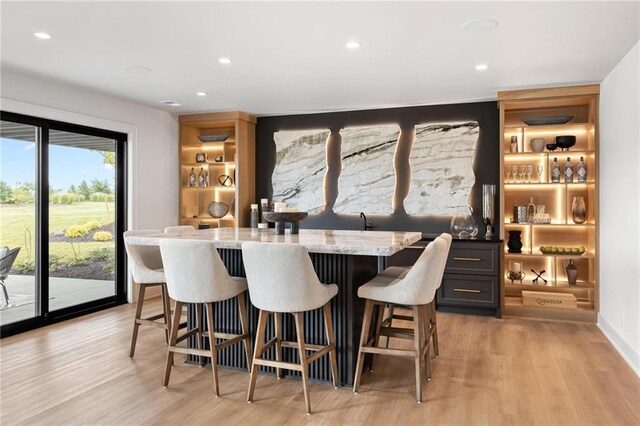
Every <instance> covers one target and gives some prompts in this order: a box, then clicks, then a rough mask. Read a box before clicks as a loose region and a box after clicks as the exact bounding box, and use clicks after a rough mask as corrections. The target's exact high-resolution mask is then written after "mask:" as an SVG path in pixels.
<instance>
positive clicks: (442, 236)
mask: <svg viewBox="0 0 640 426" xmlns="http://www.w3.org/2000/svg"><path fill="white" fill-rule="evenodd" d="M439 238H442V239H443V240H445V241H446V243H447V255H446V256H445V258H444V268H445V269H446V267H447V259H448V258H449V251H450V250H451V241H452V240H453V237H452V236H451V234H447V233H442V234H440V237H439ZM441 285H442V280H440V284H438V288H440V286H441Z"/></svg>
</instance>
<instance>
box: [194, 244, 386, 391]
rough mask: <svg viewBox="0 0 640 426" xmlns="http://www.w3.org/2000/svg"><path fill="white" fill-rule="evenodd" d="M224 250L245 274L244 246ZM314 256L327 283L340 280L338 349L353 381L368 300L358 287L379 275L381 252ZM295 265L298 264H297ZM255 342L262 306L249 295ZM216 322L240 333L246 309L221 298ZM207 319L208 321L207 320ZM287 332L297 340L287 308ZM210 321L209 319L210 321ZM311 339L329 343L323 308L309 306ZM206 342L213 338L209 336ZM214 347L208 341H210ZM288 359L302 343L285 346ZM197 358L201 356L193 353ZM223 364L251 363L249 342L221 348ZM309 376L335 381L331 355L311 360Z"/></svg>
mask: <svg viewBox="0 0 640 426" xmlns="http://www.w3.org/2000/svg"><path fill="white" fill-rule="evenodd" d="M218 252H219V253H220V256H221V257H222V260H223V262H224V263H225V265H226V266H227V269H228V270H229V273H230V274H231V275H233V276H237V277H244V276H245V272H244V266H243V264H242V252H241V251H240V250H232V249H219V250H218ZM310 256H311V261H312V262H313V266H314V268H315V271H316V273H317V274H318V277H319V278H320V281H321V282H323V283H325V284H337V285H338V287H339V290H338V294H337V295H336V296H335V297H334V298H333V300H332V301H331V312H332V315H333V327H334V330H333V332H334V335H335V341H336V349H337V355H338V376H339V377H338V382H339V383H340V384H341V385H342V386H351V385H352V384H353V375H354V372H355V368H356V361H357V355H358V346H359V343H360V330H361V327H362V316H363V313H364V301H363V300H362V299H360V298H358V295H357V291H358V287H359V286H360V285H362V284H364V283H366V282H367V281H369V280H370V279H371V278H373V277H374V276H375V274H376V272H377V270H378V269H377V268H378V258H377V257H375V256H355V255H348V254H320V253H311V254H310ZM291 267H292V268H294V267H295V265H291ZM247 303H248V308H249V309H248V311H249V323H250V327H251V329H250V332H251V338H252V348H253V347H254V345H255V334H256V333H255V331H256V327H257V325H258V312H259V311H258V309H256V308H255V307H253V305H251V301H250V298H249V297H247ZM214 317H215V318H214V328H215V331H216V332H221V333H234V334H240V331H241V330H240V313H239V312H238V304H237V301H236V299H235V298H234V299H231V300H227V301H223V302H218V303H216V304H215V306H214ZM188 322H189V327H193V326H194V324H195V308H194V306H193V305H191V306H190V307H189V316H188ZM205 322H206V321H205ZM282 323H283V334H282V335H283V338H284V339H285V340H290V341H295V340H296V336H295V324H294V321H293V316H291V315H288V314H283V318H282ZM205 327H206V324H205ZM304 328H305V340H306V342H307V343H312V344H326V335H325V330H324V321H323V318H322V309H317V310H315V311H313V312H307V313H305V315H304ZM273 336H275V333H274V329H273V319H270V321H269V323H268V326H267V340H268V339H270V338H271V337H273ZM204 340H205V344H206V343H207V339H204ZM195 344H196V340H195V338H191V339H189V346H190V347H195ZM207 347H208V345H207ZM266 356H267V358H270V359H275V347H273V348H271V349H270V350H269V352H267V354H266ZM282 359H283V361H287V362H297V361H298V354H297V349H290V348H284V349H283V358H282ZM189 361H190V362H195V357H192V356H190V357H189ZM218 365H219V366H222V367H229V368H235V369H242V370H246V369H247V363H246V359H245V353H244V347H243V345H242V344H237V345H232V346H230V347H227V348H225V349H223V350H222V351H220V352H219V353H218ZM261 368H262V370H264V371H265V372H270V373H274V374H275V369H273V368H269V367H261ZM283 374H287V375H295V376H299V375H300V373H299V372H296V371H286V370H283ZM309 377H310V378H311V379H312V380H317V381H326V382H330V381H331V366H330V363H329V356H324V357H321V358H320V359H319V360H317V361H316V362H314V363H313V364H311V365H310V366H309Z"/></svg>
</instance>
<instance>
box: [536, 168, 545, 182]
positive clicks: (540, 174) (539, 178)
mask: <svg viewBox="0 0 640 426" xmlns="http://www.w3.org/2000/svg"><path fill="white" fill-rule="evenodd" d="M536 168H537V169H538V182H540V183H542V172H543V171H544V166H543V165H542V164H540V165H538V166H537V167H536Z"/></svg>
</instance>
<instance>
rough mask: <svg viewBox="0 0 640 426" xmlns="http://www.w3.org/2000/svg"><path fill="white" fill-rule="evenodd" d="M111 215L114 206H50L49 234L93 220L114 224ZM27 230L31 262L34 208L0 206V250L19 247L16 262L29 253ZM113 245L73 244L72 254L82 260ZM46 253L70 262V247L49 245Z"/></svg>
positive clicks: (94, 204)
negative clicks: (74, 251)
mask: <svg viewBox="0 0 640 426" xmlns="http://www.w3.org/2000/svg"><path fill="white" fill-rule="evenodd" d="M107 208H108V212H107ZM114 213H115V205H114V203H104V202H82V203H74V204H50V205H49V233H61V232H62V231H64V230H65V229H67V228H68V227H69V226H71V225H84V224H85V223H86V222H88V221H90V220H97V221H98V222H100V223H101V224H103V225H105V224H108V223H111V222H113V221H114V218H115V214H114ZM27 230H28V231H30V232H31V238H30V243H29V245H30V250H31V258H32V259H33V258H34V253H33V252H34V250H35V246H34V241H35V204H20V205H13V204H1V205H0V246H9V247H10V248H13V247H16V246H20V247H22V249H21V250H20V254H19V255H18V260H17V261H16V262H21V261H24V260H26V259H27V257H28V256H29V250H28V249H27V247H26V246H25V237H27V238H28V231H27ZM113 244H114V243H113V241H106V242H94V241H92V242H82V243H74V245H75V246H76V251H77V250H78V248H80V255H81V256H86V255H87V254H88V253H89V251H90V250H92V249H94V248H100V247H113ZM49 251H50V253H51V254H55V255H57V256H60V257H61V258H62V259H69V260H70V259H73V250H72V248H71V244H70V243H66V242H55V243H51V244H50V248H49Z"/></svg>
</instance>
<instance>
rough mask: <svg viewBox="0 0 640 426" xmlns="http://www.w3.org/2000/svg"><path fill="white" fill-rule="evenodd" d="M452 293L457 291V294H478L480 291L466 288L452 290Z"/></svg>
mask: <svg viewBox="0 0 640 426" xmlns="http://www.w3.org/2000/svg"><path fill="white" fill-rule="evenodd" d="M453 291H457V292H458V293H480V290H471V289H468V288H454V289H453Z"/></svg>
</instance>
